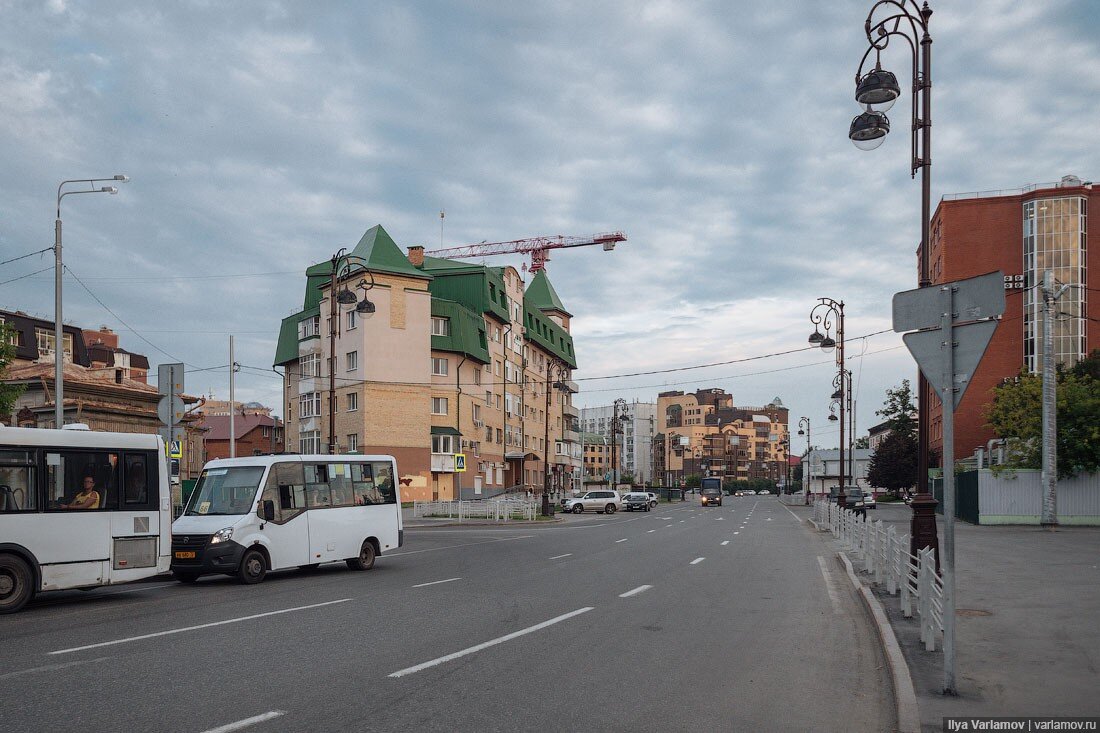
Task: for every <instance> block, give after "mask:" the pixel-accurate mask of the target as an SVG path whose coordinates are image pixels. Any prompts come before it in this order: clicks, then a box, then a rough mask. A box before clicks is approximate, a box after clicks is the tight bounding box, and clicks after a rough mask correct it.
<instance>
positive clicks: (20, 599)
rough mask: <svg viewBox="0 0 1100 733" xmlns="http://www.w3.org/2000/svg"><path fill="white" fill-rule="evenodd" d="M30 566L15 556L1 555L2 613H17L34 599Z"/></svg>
mask: <svg viewBox="0 0 1100 733" xmlns="http://www.w3.org/2000/svg"><path fill="white" fill-rule="evenodd" d="M33 582H34V574H33V573H32V572H31V568H30V565H27V563H26V562H25V561H24V560H23V558H21V557H16V556H15V555H0V613H15V612H16V611H18V610H19V609H21V608H22V607H23V606H25V605H27V602H28V601H29V600H30V599H31V598H33V597H34V587H33Z"/></svg>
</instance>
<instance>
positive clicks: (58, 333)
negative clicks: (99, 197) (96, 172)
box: [53, 173, 130, 428]
mask: <svg viewBox="0 0 1100 733" xmlns="http://www.w3.org/2000/svg"><path fill="white" fill-rule="evenodd" d="M129 180H130V177H129V176H125V175H122V174H121V173H118V174H116V175H113V176H111V177H110V178H71V179H69V180H67V181H62V182H61V183H60V184H59V185H58V186H57V218H56V219H54V223H53V288H54V290H53V297H54V305H53V307H54V314H53V339H54V342H53V352H54V355H53V370H54V371H53V379H54V413H53V414H54V427H55V428H60V427H61V426H62V425H64V424H65V399H64V398H65V368H64V365H65V338H64V334H63V333H62V324H61V315H62V309H61V273H62V271H63V270H64V269H65V265H64V263H63V262H62V259H61V199H63V198H65V197H66V196H68V195H70V194H74V193H109V194H111V195H112V196H113V195H115V194H116V193H118V189H117V188H116V187H114V186H97V185H96V184H97V183H105V182H107V181H118V182H119V183H126V182H128V181H129ZM70 183H87V184H88V188H87V189H86V190H85V189H80V190H75V191H62V189H63V188H65V186H66V185H68V184H70Z"/></svg>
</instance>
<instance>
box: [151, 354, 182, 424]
mask: <svg viewBox="0 0 1100 733" xmlns="http://www.w3.org/2000/svg"><path fill="white" fill-rule="evenodd" d="M157 391H158V392H160V395H161V397H160V402H158V403H157V417H159V418H160V421H161V422H162V423H163V424H165V425H177V424H178V423H179V421H180V420H182V419H183V398H182V397H181V395H182V394H183V364H161V365H160V366H159V367H158V368H157Z"/></svg>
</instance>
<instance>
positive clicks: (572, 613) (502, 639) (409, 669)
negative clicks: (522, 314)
mask: <svg viewBox="0 0 1100 733" xmlns="http://www.w3.org/2000/svg"><path fill="white" fill-rule="evenodd" d="M593 608H594V607H593V606H585V607H584V608H578V609H577V610H576V611H570V612H569V613H563V614H562V615H561V616H557V617H556V618H552V619H550V620H549V621H543V622H542V623H541V624H535V625H534V626H528V627H527V628H526V629H520V630H519V631H513V632H512V633H511V634H506V635H505V636H499V637H497V638H496V639H492V640H491V641H486V642H484V643H481V644H478V645H477V646H472V647H470V648H468V649H463V650H462V651H460V652H455V653H453V654H448V655H446V656H443V657H437V658H436V659H432V660H431V661H428V662H422V663H421V664H417V665H416V666H413V667H406V668H405V669H400V670H398V671H396V672H393V673H392V674H390V675H389V676H390V677H404V676H405V675H409V674H415V673H416V672H419V671H421V670H424V669H428V668H429V667H434V666H436V665H437V664H443V663H444V662H450V661H451V660H453V659H458V658H459V657H464V656H466V655H467V654H473V653H474V652H479V651H481V650H482V649H488V648H489V647H491V646H496V645H497V644H503V643H504V642H506V641H511V640H512V639H516V638H518V637H520V636H523V635H525V634H531V633H533V632H535V631H539V630H540V629H545V628H546V627H547V626H553V625H554V624H557V623H561V622H562V621H565V620H567V619H571V618H573V617H574V616H580V615H581V614H582V613H588V612H589V611H591V610H593Z"/></svg>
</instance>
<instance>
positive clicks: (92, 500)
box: [46, 451, 118, 511]
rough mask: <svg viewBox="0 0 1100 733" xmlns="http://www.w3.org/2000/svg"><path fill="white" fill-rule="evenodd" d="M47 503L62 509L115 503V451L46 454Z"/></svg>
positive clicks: (99, 507) (52, 507) (102, 506)
mask: <svg viewBox="0 0 1100 733" xmlns="http://www.w3.org/2000/svg"><path fill="white" fill-rule="evenodd" d="M46 502H47V508H48V509H58V510H61V511H72V510H94V509H115V508H117V506H118V454H117V453H108V452H105V451H104V452H100V451H95V452H79V453H78V452H69V451H66V452H61V453H50V452H47V453H46Z"/></svg>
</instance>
